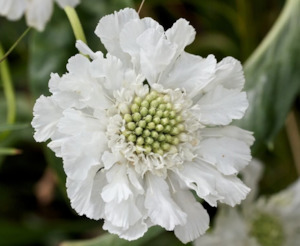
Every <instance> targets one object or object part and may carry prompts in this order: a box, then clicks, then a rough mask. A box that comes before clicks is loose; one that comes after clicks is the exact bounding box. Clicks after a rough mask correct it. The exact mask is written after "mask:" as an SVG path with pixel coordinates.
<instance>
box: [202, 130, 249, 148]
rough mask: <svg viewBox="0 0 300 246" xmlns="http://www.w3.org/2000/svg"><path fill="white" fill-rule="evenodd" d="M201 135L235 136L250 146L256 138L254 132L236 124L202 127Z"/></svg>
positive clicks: (205, 136)
mask: <svg viewBox="0 0 300 246" xmlns="http://www.w3.org/2000/svg"><path fill="white" fill-rule="evenodd" d="M201 136H202V137H204V138H209V137H214V138H221V137H229V138H235V139H238V140H240V141H242V142H245V143H246V144H247V145H248V146H251V145H252V144H253V142H254V140H255V139H254V137H253V132H249V131H246V130H244V129H241V128H239V127H236V126H225V127H210V128H204V129H201Z"/></svg>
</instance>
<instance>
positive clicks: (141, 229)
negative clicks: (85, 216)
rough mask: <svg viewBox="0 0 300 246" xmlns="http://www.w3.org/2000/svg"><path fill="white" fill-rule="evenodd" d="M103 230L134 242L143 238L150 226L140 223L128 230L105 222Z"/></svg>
mask: <svg viewBox="0 0 300 246" xmlns="http://www.w3.org/2000/svg"><path fill="white" fill-rule="evenodd" d="M103 229H104V230H108V231H109V232H110V233H113V234H117V235H118V236H119V237H120V238H124V239H126V240H129V241H132V240H136V239H138V238H140V237H142V236H143V235H144V234H145V232H146V231H147V230H148V226H147V224H146V223H144V222H143V221H141V222H140V221H138V222H137V223H135V224H134V225H132V226H129V227H128V228H127V229H124V228H123V227H118V226H114V225H112V224H111V223H110V222H109V221H105V222H104V224H103Z"/></svg>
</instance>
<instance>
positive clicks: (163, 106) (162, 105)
mask: <svg viewBox="0 0 300 246" xmlns="http://www.w3.org/2000/svg"><path fill="white" fill-rule="evenodd" d="M158 109H160V110H162V111H164V110H165V109H166V104H160V105H159V106H158Z"/></svg>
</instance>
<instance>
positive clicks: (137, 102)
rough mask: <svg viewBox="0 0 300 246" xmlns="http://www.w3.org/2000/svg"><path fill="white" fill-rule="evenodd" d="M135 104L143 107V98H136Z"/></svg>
mask: <svg viewBox="0 0 300 246" xmlns="http://www.w3.org/2000/svg"><path fill="white" fill-rule="evenodd" d="M134 102H135V103H136V104H137V105H141V102H142V98H140V97H136V98H134Z"/></svg>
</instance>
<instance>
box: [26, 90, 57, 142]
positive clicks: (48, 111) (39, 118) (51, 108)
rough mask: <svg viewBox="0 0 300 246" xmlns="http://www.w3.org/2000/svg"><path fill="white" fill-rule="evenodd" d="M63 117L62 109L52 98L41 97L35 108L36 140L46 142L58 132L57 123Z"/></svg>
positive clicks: (34, 126)
mask: <svg viewBox="0 0 300 246" xmlns="http://www.w3.org/2000/svg"><path fill="white" fill-rule="evenodd" d="M61 117H62V109H61V108H60V107H59V106H58V105H56V103H55V102H54V101H53V99H52V97H45V96H43V95H42V96H40V97H39V98H38V99H37V100H36V103H35V105H34V107H33V120H32V122H31V125H32V127H33V128H34V129H35V133H34V139H35V140H36V141H37V142H44V141H46V140H47V139H49V138H51V137H52V136H53V134H54V133H55V132H56V131H57V123H58V121H59V119H60V118H61Z"/></svg>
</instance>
